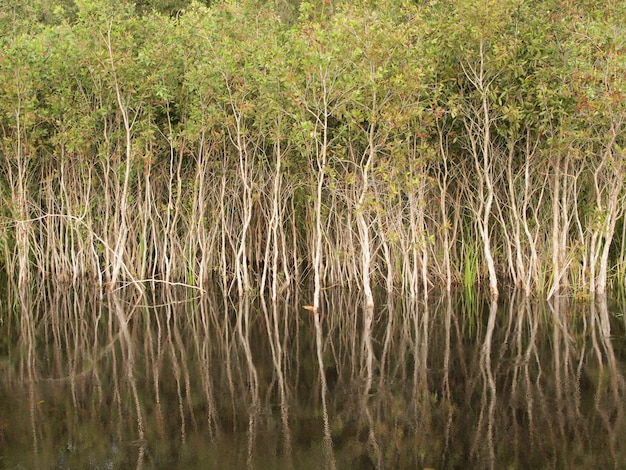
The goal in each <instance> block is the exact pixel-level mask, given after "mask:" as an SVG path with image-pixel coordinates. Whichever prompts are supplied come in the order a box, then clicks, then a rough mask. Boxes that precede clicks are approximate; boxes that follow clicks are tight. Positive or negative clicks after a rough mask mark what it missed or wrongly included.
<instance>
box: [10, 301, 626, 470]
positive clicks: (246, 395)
mask: <svg viewBox="0 0 626 470" xmlns="http://www.w3.org/2000/svg"><path fill="white" fill-rule="evenodd" d="M306 300H307V299H306V298H300V297H298V296H297V295H296V294H293V295H290V296H287V297H286V298H284V299H283V300H282V301H281V302H279V303H278V304H276V305H273V304H272V303H271V302H269V301H267V302H263V301H262V300H259V299H257V300H254V301H240V302H239V301H234V302H233V301H227V300H224V299H223V298H222V297H221V296H220V294H219V293H216V294H215V295H213V294H210V293H209V294H208V295H203V296H202V297H201V298H200V297H197V294H196V293H194V292H188V291H187V292H183V291H179V292H171V291H168V292H159V293H151V294H148V295H146V296H145V297H142V298H140V297H137V296H115V295H113V294H109V295H104V296H103V297H99V296H98V295H96V294H92V293H89V292H86V291H85V292H67V291H63V292H56V293H51V292H50V291H46V290H41V291H38V292H36V293H35V294H33V295H28V296H27V295H24V294H23V295H21V296H20V297H16V298H14V297H12V296H7V298H6V299H3V301H2V312H1V315H2V316H1V317H0V322H1V330H0V377H1V382H0V468H2V469H5V468H58V469H66V468H68V469H70V468H71V469H74V468H76V469H83V468H93V469H99V468H103V469H118V468H119V469H128V468H147V469H148V468H206V469H213V468H214V469H225V468H234V469H239V468H254V469H283V468H284V469H320V468H329V469H352V468H354V469H368V468H387V469H402V468H414V469H420V470H421V469H424V468H433V469H448V468H459V469H465V468H478V469H480V468H494V469H502V468H508V469H518V468H519V469H530V468H533V469H534V468H558V469H578V468H594V469H598V468H616V469H618V468H626V439H624V436H625V435H626V423H625V419H624V418H625V416H624V402H625V400H624V398H625V392H626V383H625V374H626V367H625V363H626V357H625V356H626V337H625V333H624V326H625V323H624V317H623V313H622V309H621V307H618V306H617V303H611V302H607V301H606V300H597V301H594V302H578V303H577V302H573V301H571V300H570V299H558V300H553V301H551V302H537V301H534V300H529V299H525V298H523V297H520V296H515V295H511V296H510V297H508V298H506V299H504V300H500V302H499V303H498V304H497V305H496V304H492V303H490V302H489V301H486V300H472V299H468V298H467V297H464V296H458V297H454V298H445V297H442V298H434V299H430V300H429V301H428V302H424V301H422V300H420V301H412V300H410V299H400V298H394V299H386V298H381V299H380V300H379V302H378V304H377V306H376V309H375V310H374V311H373V312H368V311H363V309H362V308H361V307H360V305H361V299H360V298H359V297H358V296H351V295H349V294H347V293H346V292H333V291H329V292H326V298H325V302H324V304H323V309H322V312H321V315H320V316H316V315H313V314H312V313H311V312H309V311H307V310H305V309H303V308H302V305H304V304H306V303H307V302H306Z"/></svg>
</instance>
